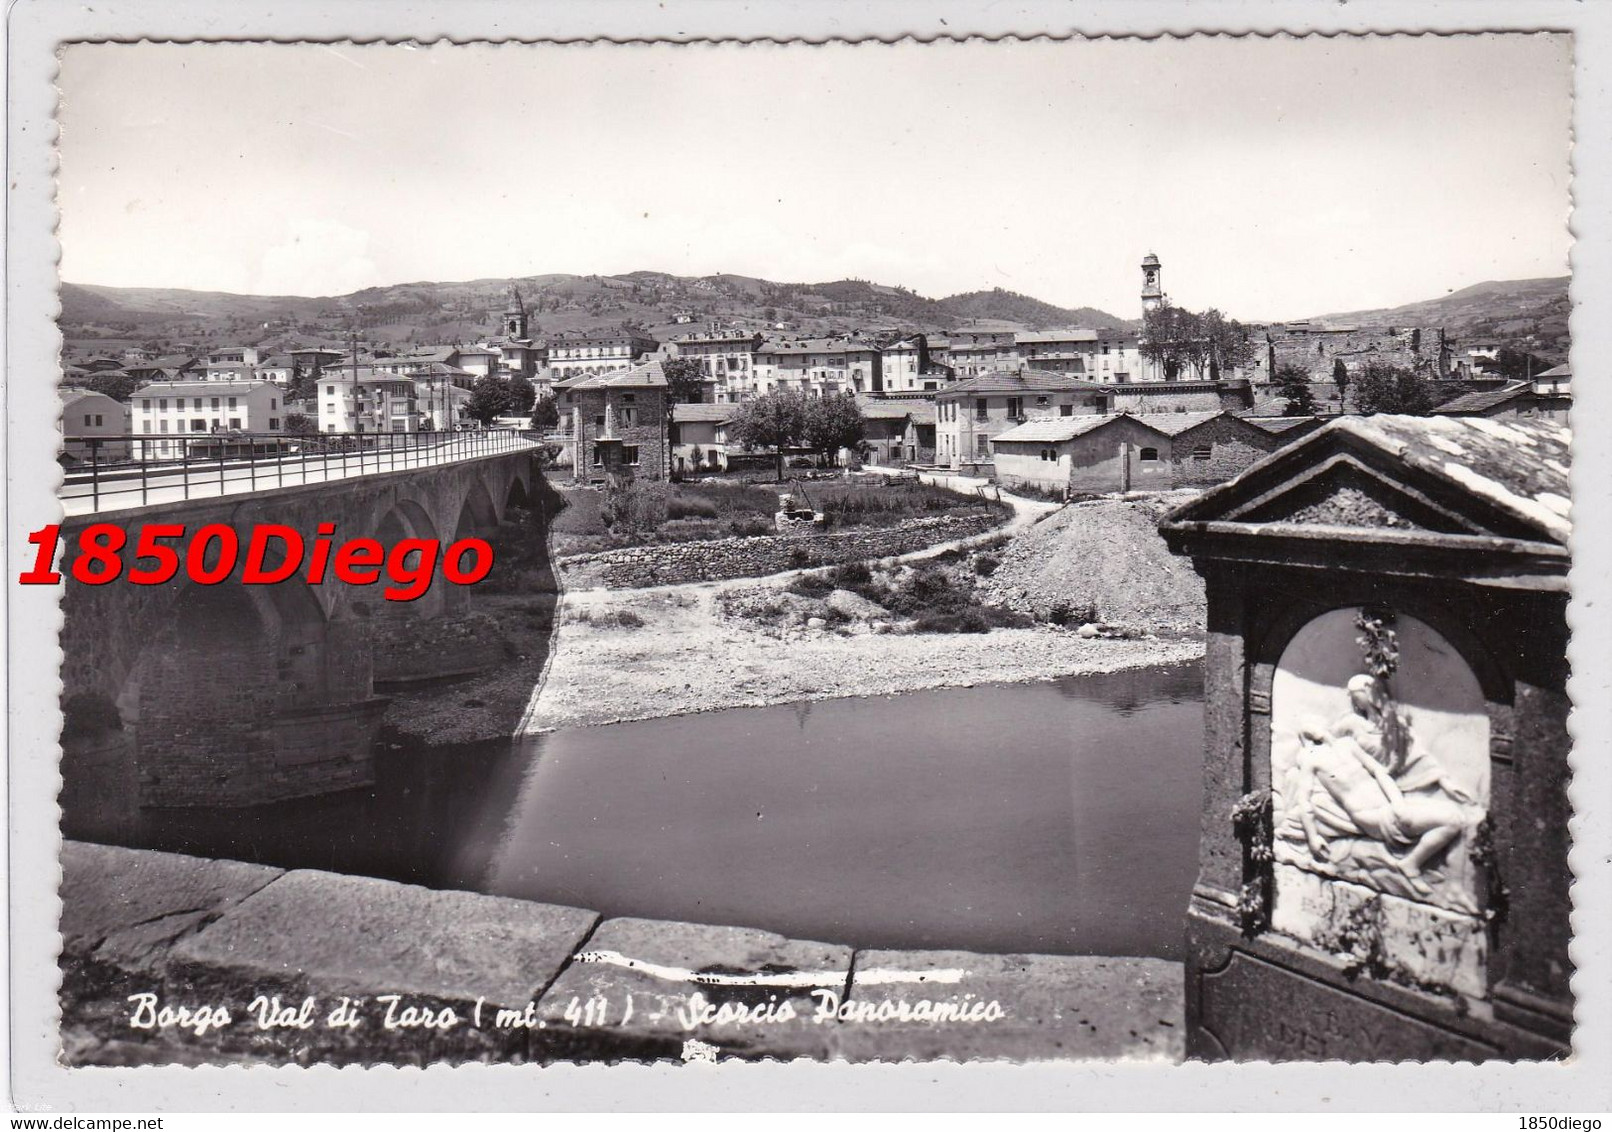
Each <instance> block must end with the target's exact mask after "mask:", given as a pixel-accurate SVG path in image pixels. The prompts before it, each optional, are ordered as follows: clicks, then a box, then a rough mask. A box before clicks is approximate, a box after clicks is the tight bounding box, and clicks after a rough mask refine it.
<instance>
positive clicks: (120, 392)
mask: <svg viewBox="0 0 1612 1132" xmlns="http://www.w3.org/2000/svg"><path fill="white" fill-rule="evenodd" d="M72 384H74V385H78V386H80V387H82V388H84V389H88V390H90V391H91V392H94V393H104V394H106V395H107V396H108V397H110V398H112V400H114V401H123V402H127V401H128V400H129V398H130V397H133V396H134V391H135V390H136V389H138V388H140V386H141V384H142V383H141V382H140V381H139V380H138V379H136V378H133V377H130V376H129V375H128V374H126V373H90V374H85V375H84V376H83V377H81V378H78V379H77V380H76V381H74V382H72Z"/></svg>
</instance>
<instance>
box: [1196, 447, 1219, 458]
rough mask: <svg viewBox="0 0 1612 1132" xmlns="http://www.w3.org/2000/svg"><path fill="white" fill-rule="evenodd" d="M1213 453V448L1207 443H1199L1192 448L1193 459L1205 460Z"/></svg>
mask: <svg viewBox="0 0 1612 1132" xmlns="http://www.w3.org/2000/svg"><path fill="white" fill-rule="evenodd" d="M1214 454H1215V453H1214V449H1213V448H1211V447H1210V446H1209V445H1207V444H1200V445H1198V446H1197V447H1196V448H1194V449H1193V450H1192V458H1193V459H1194V460H1207V459H1209V458H1210V457H1211V456H1213V455H1214Z"/></svg>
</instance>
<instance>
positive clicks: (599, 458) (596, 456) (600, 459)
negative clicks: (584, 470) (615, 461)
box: [593, 448, 604, 468]
mask: <svg viewBox="0 0 1612 1132" xmlns="http://www.w3.org/2000/svg"><path fill="white" fill-rule="evenodd" d="M603 464H604V452H603V450H601V449H598V448H595V449H594V450H593V466H594V467H596V468H598V467H602V466H603Z"/></svg>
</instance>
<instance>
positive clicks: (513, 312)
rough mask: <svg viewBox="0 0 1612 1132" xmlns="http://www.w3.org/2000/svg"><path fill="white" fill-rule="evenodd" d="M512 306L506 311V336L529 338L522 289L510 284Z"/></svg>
mask: <svg viewBox="0 0 1612 1132" xmlns="http://www.w3.org/2000/svg"><path fill="white" fill-rule="evenodd" d="M509 297H510V308H509V309H508V310H507V311H505V312H504V337H506V338H527V337H530V335H528V334H527V317H526V304H525V303H524V302H522V301H521V293H520V289H519V288H518V287H516V286H515V284H513V283H511V284H510V285H509Z"/></svg>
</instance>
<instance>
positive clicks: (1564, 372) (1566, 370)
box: [1534, 362, 1573, 381]
mask: <svg viewBox="0 0 1612 1132" xmlns="http://www.w3.org/2000/svg"><path fill="white" fill-rule="evenodd" d="M1572 376H1573V366H1572V363H1571V362H1563V363H1562V364H1561V365H1559V366H1552V367H1551V368H1550V369H1548V370H1546V371H1545V372H1544V373H1536V374H1534V380H1535V381H1538V380H1539V379H1540V378H1542V377H1572Z"/></svg>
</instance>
